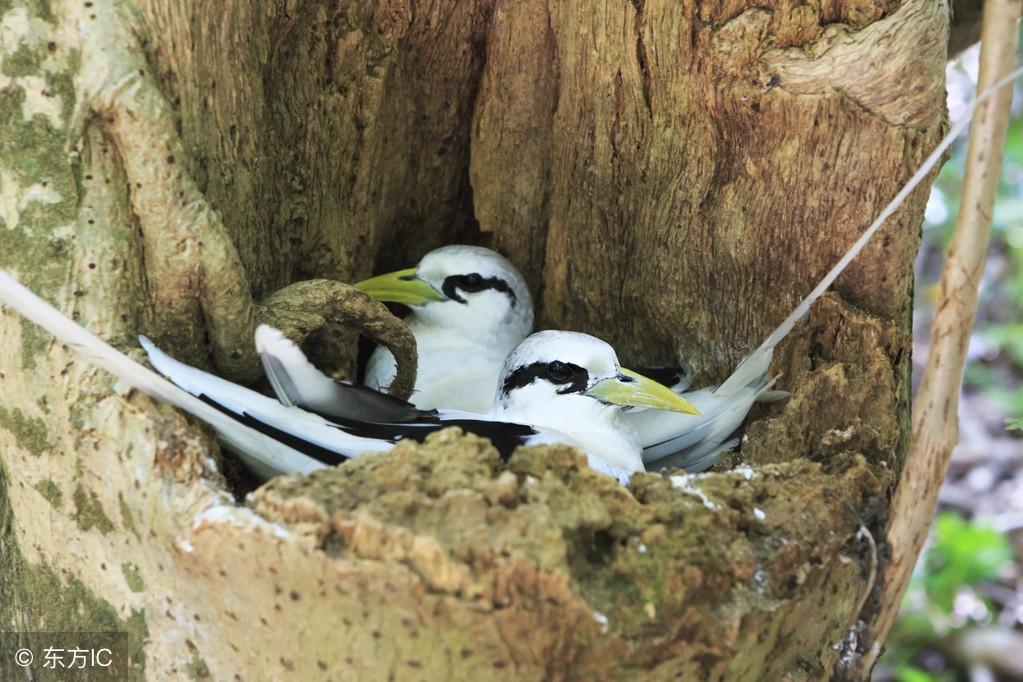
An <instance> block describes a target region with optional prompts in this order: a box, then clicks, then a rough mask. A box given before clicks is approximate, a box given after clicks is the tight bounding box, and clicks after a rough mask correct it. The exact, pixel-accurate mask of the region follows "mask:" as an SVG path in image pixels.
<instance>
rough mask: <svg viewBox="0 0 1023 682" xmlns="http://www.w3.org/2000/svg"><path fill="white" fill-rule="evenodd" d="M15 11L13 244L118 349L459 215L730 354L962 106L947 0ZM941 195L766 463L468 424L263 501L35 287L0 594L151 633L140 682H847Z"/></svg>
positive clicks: (12, 435)
mask: <svg viewBox="0 0 1023 682" xmlns="http://www.w3.org/2000/svg"><path fill="white" fill-rule="evenodd" d="M0 20H2V25H3V33H2V40H3V42H2V43H0V59H2V64H0V88H2V91H0V94H2V97H0V150H2V156H0V182H2V187H0V196H2V197H3V199H2V203H0V210H2V214H0V219H2V220H3V223H4V224H3V227H2V228H0V229H2V230H3V231H2V233H0V234H2V235H3V236H2V239H3V248H2V249H0V267H2V268H4V269H9V270H12V271H13V272H14V273H15V274H16V275H17V276H18V277H19V278H20V279H22V281H24V282H25V283H26V284H27V285H28V286H29V287H30V288H32V289H33V290H35V291H36V292H39V293H40V294H42V295H43V296H45V297H46V298H47V299H49V300H51V301H52V302H54V303H55V304H56V305H57V306H58V307H60V308H62V309H63V310H65V311H67V312H68V314H70V315H72V316H74V317H75V318H76V319H77V320H78V321H79V322H81V323H82V324H83V325H85V326H86V327H88V328H89V329H90V330H92V331H94V332H96V333H98V334H100V335H101V336H103V337H104V338H107V339H109V340H110V341H111V342H113V343H114V344H116V345H118V346H119V347H121V348H123V349H134V348H136V343H135V340H134V339H135V335H136V334H137V333H139V332H146V333H149V334H155V335H156V336H157V337H159V339H160V341H161V342H162V343H164V344H165V345H166V346H167V347H168V349H169V350H171V351H172V352H174V353H175V354H177V355H179V356H182V357H185V358H187V359H190V360H191V361H193V362H198V363H206V364H214V365H216V366H217V367H218V368H219V369H220V370H221V371H222V372H235V374H237V375H244V374H245V373H246V371H247V370H246V367H245V361H244V358H241V359H239V358H235V357H233V356H232V351H233V350H234V349H235V346H236V345H238V346H241V345H244V344H245V343H246V342H245V341H244V339H245V335H246V334H247V333H248V332H249V331H250V329H249V328H248V325H250V323H251V319H252V317H253V316H254V315H258V314H261V311H262V313H266V314H267V315H273V314H276V315H281V314H284V313H286V312H287V311H288V308H287V306H281V305H278V304H275V303H274V302H275V301H277V300H278V299H275V298H274V295H273V294H274V292H276V291H278V290H280V289H281V288H282V287H287V286H288V285H291V284H293V283H295V282H298V281H301V280H309V279H318V278H325V279H331V280H340V281H353V280H355V279H358V278H360V277H363V276H365V275H367V274H369V273H370V272H372V271H374V270H375V269H383V268H393V267H399V266H408V265H410V264H411V263H413V262H415V260H416V259H417V258H418V257H419V256H420V255H422V254H423V253H424V252H425V251H427V250H429V249H431V248H434V247H436V246H439V245H441V244H444V243H451V242H459V241H461V242H475V243H488V244H491V245H493V246H495V247H496V248H498V249H499V250H502V251H503V252H505V253H506V254H507V255H509V256H510V257H511V258H512V260H513V261H515V262H516V263H518V264H519V265H520V266H521V267H522V269H523V271H524V272H525V273H526V275H527V278H528V279H529V282H530V284H531V286H532V287H533V288H534V293H536V294H537V300H538V301H539V302H540V305H541V307H542V316H541V318H540V319H541V320H542V321H543V324H544V325H545V326H551V327H563V328H569V329H578V330H582V331H587V332H591V333H594V334H596V335H598V336H602V337H603V338H605V339H607V340H608V341H610V342H611V343H612V344H614V345H615V347H616V348H617V349H618V351H619V355H620V356H621V357H622V358H623V360H624V361H627V362H629V363H648V362H656V361H673V360H679V361H681V362H683V363H685V364H686V365H688V366H690V367H691V368H692V369H693V370H694V371H695V373H696V375H697V378H698V381H700V382H709V381H714V380H720V379H722V378H723V377H724V376H726V375H727V373H728V371H729V370H730V369H731V368H732V367H734V365H735V363H736V362H737V361H738V360H739V359H740V358H741V357H742V356H743V355H744V354H745V353H747V352H748V351H749V350H750V349H752V348H753V347H755V346H756V345H757V344H758V343H759V341H760V340H761V338H762V337H763V336H765V335H766V334H767V333H768V332H769V331H770V329H771V328H772V327H773V325H774V324H776V323H777V322H779V321H780V320H781V319H782V318H783V317H784V316H785V314H786V313H787V312H788V311H789V309H790V308H791V307H792V306H794V305H795V303H796V302H797V301H798V299H799V298H800V297H802V296H803V294H805V293H806V292H807V291H808V290H809V289H810V288H811V287H812V286H813V284H814V282H815V281H816V279H817V278H818V277H819V276H820V275H821V274H823V273H824V272H825V271H826V270H827V269H828V268H829V267H830V266H831V265H832V263H833V262H834V261H835V260H836V259H837V258H838V257H839V255H840V254H841V253H842V252H843V251H844V250H845V249H846V247H847V246H848V245H849V244H851V243H852V241H853V240H854V239H855V237H856V236H857V235H858V233H859V231H860V230H861V229H863V228H864V227H865V226H866V225H867V224H868V223H869V222H870V219H871V218H872V216H873V215H874V214H875V213H876V212H878V211H879V210H880V209H881V207H882V206H883V205H884V204H885V203H886V201H887V200H888V199H889V198H890V197H891V196H892V195H893V194H894V193H895V192H896V190H897V188H898V187H899V185H900V184H901V183H902V182H903V181H904V180H905V179H906V178H907V177H908V176H909V175H910V174H911V172H912V170H913V168H914V167H915V166H916V165H917V164H918V163H919V161H920V160H921V159H923V158H924V156H925V155H926V153H927V151H928V150H929V149H930V148H931V147H932V146H933V144H934V143H935V142H936V141H937V139H938V137H939V136H940V132H941V130H942V127H943V125H944V105H943V95H944V89H943V85H944V64H945V56H946V44H947V38H948V22H949V17H948V9H947V5H946V3H944V2H934V0H904V1H903V2H901V3H899V2H895V1H894V0H835V1H834V2H828V3H816V4H803V5H794V4H793V3H788V2H776V3H775V2H767V3H764V2H756V3H754V2H749V3H743V2H739V3H734V2H732V3H709V2H705V3H695V2H690V1H687V2H673V1H669V0H639V1H634V2H620V3H611V4H597V5H590V4H584V3H575V2H564V3H549V2H545V1H542V0H514V1H513V0H473V1H472V2H469V1H466V2H442V1H441V0H433V1H430V0H354V1H352V2H349V3H343V4H336V3H332V2H328V1H327V0H278V1H277V2H270V3H258V2H251V0H232V1H230V2H227V1H225V2H218V3H207V2H196V1H191V0H189V1H186V2H182V1H181V0H173V1H166V0H134V1H132V2H128V1H127V0H123V1H122V2H110V3H98V2H97V3H78V2H70V0H68V1H67V2H63V1H61V0H49V1H46V0H39V1H29V0H0ZM129 67H130V68H129ZM69 152H71V153H70V155H69ZM925 201H926V190H925V188H921V189H920V190H918V191H917V192H915V193H914V195H913V197H912V199H911V201H910V202H909V203H908V204H907V205H906V206H905V207H904V209H903V210H901V211H899V213H898V214H897V215H896V216H895V217H894V218H893V219H892V220H891V221H890V222H889V223H888V225H887V226H886V227H884V228H883V229H882V231H881V234H879V235H878V236H877V238H876V239H875V241H874V243H873V244H872V245H870V246H868V248H867V250H866V251H865V252H864V253H863V254H862V256H861V257H860V258H859V259H858V260H857V261H856V262H855V263H854V265H853V266H852V267H851V268H850V270H849V271H848V272H847V273H846V274H845V275H844V276H843V277H842V278H840V280H839V282H838V285H837V286H836V287H835V291H834V293H833V294H831V295H829V296H827V297H825V299H823V300H822V301H821V302H820V303H819V304H818V306H817V307H816V308H815V311H814V313H813V314H812V315H811V316H810V318H809V320H808V321H807V322H805V323H803V324H801V325H800V326H799V327H798V328H797V330H796V331H795V332H794V333H793V335H792V337H791V338H790V339H789V340H787V341H786V342H785V343H784V344H783V347H782V348H781V349H780V350H779V352H778V353H777V354H776V359H775V368H776V371H777V372H778V373H780V374H781V375H782V378H781V381H780V387H781V388H784V389H785V390H788V391H790V392H791V394H792V397H791V399H790V400H789V401H788V402H787V403H786V404H784V405H783V406H774V407H770V408H764V409H761V410H760V414H759V415H757V416H758V417H759V419H757V420H756V421H755V422H753V423H752V425H751V426H750V428H749V429H748V439H747V441H746V442H745V443H744V446H743V449H742V452H741V453H739V454H737V455H735V456H733V457H732V458H731V459H732V463H738V462H743V463H745V464H747V465H752V466H751V467H743V468H740V469H736V470H734V471H724V472H722V473H715V474H709V475H706V476H701V477H693V478H689V479H687V480H686V481H685V484H684V486H683V488H682V489H679V488H678V487H673V486H672V484H671V482H670V481H669V480H667V479H665V478H663V477H661V476H660V475H657V474H644V475H639V476H637V477H636V478H635V479H634V480H633V483H632V484H631V485H630V487H629V488H628V489H625V488H621V487H619V486H617V485H616V484H614V483H613V482H611V481H610V480H605V479H604V478H602V477H601V476H599V475H597V474H595V473H592V472H590V471H588V470H586V469H585V467H584V466H583V465H582V464H581V460H580V459H579V457H578V455H577V454H575V453H573V452H572V451H570V450H568V449H565V448H554V449H542V448H540V449H534V450H525V451H521V452H520V453H518V454H517V455H516V456H515V457H514V458H513V460H512V462H511V463H510V465H509V466H508V471H503V470H502V467H501V466H500V465H499V462H498V460H497V457H496V454H495V453H494V451H493V450H492V449H491V448H489V447H488V446H486V445H485V444H484V443H481V442H480V441H478V440H476V439H474V438H467V437H458V436H457V435H456V434H452V433H444V434H440V435H438V436H437V437H435V438H433V439H432V440H431V442H429V443H427V444H426V445H423V446H414V445H402V446H400V447H398V448H397V449H396V452H395V453H392V454H391V455H388V456H385V457H372V458H363V459H360V460H358V461H356V462H353V463H351V464H350V465H346V466H343V467H340V468H338V469H335V470H329V471H324V472H321V473H319V474H317V475H314V476H312V477H309V478H300V477H284V478H280V479H277V480H274V481H271V482H270V483H268V484H267V485H265V486H263V487H261V488H260V489H258V490H257V491H255V493H254V494H253V495H252V496H251V497H249V498H248V500H247V501H246V502H244V503H241V502H239V501H237V500H236V499H235V498H234V497H233V496H232V495H231V493H230V492H229V490H228V485H227V483H226V482H225V478H224V476H223V475H222V473H221V472H222V471H224V470H225V466H226V465H227V460H225V459H222V458H221V457H220V455H219V453H218V450H217V448H216V446H215V444H214V443H213V442H212V440H211V438H210V437H209V434H208V432H207V431H206V430H204V429H203V428H202V427H201V426H200V425H197V424H194V423H191V422H190V421H189V420H187V419H185V418H184V417H183V416H182V415H180V414H178V413H176V412H175V411H174V410H172V409H169V408H167V407H166V406H160V405H156V404H154V403H153V402H152V401H150V400H148V399H147V398H145V397H144V396H140V395H137V394H134V393H125V392H124V391H123V390H122V389H119V387H118V386H117V385H116V384H115V382H113V381H112V380H111V379H110V378H109V377H108V376H107V375H105V374H103V373H102V372H99V371H97V370H94V369H92V368H91V367H90V366H89V365H87V364H86V363H84V362H83V361H81V360H79V359H77V358H76V357H75V355H74V353H73V351H72V350H71V349H67V348H63V347H61V346H59V345H56V344H54V343H52V342H51V341H50V340H49V339H48V338H47V337H46V336H45V335H44V334H43V333H42V332H40V331H39V330H37V329H35V328H33V327H32V326H31V325H30V324H28V323H27V322H23V321H21V320H19V319H17V318H15V317H14V316H13V315H12V314H10V313H9V312H7V313H5V314H4V315H3V316H2V318H0V392H2V395H3V400H2V408H0V448H2V449H0V453H2V457H0V465H2V476H3V485H2V487H0V522H2V526H0V565H2V566H3V567H4V569H5V570H4V571H2V572H0V624H2V626H3V629H5V630H15V631H28V630H43V629H46V630H61V629H63V630H76V629H77V630H88V629H92V630H96V629H108V630H121V631H125V632H127V633H129V636H128V639H129V643H130V648H131V650H132V653H133V654H135V656H134V658H133V659H132V661H131V665H130V666H129V667H130V668H131V670H132V671H134V673H135V674H136V675H137V676H139V677H141V676H146V677H148V678H151V679H163V678H165V677H175V676H177V677H181V676H186V675H188V674H193V675H195V676H201V675H203V674H208V675H210V676H212V677H213V678H214V679H232V677H236V678H240V679H260V678H274V679H282V678H293V679H315V678H320V677H330V678H337V679H356V678H358V679H386V678H388V677H394V678H400V679H404V678H410V679H411V678H415V679H420V678H427V679H434V678H443V677H445V676H447V677H451V678H454V679H462V678H468V677H473V678H478V677H479V675H480V674H481V673H482V674H486V676H487V677H488V678H494V679H524V678H525V679H541V678H550V679H565V678H572V679H604V678H622V677H628V676H632V675H638V674H640V673H643V674H648V675H651V676H652V677H653V678H654V679H662V678H665V679H667V678H677V677H678V676H683V677H685V678H687V679H688V678H692V679H751V680H752V679H780V678H784V677H793V678H812V679H824V678H827V677H829V676H831V675H832V674H834V673H835V672H836V671H840V670H842V669H844V668H846V667H848V666H850V665H851V663H852V662H854V661H855V659H856V657H857V656H858V653H859V652H858V642H857V633H858V632H859V625H858V623H859V622H860V620H861V618H862V619H867V620H869V617H870V613H869V611H870V610H871V609H872V608H873V606H872V605H871V604H870V603H869V601H866V597H867V594H868V593H869V591H870V589H871V586H872V577H871V576H872V575H873V570H872V567H874V566H876V564H877V563H878V562H879V561H883V559H884V554H885V549H884V547H883V546H882V547H881V548H880V552H877V551H876V550H875V549H873V545H872V544H871V543H870V542H866V541H864V537H865V533H864V532H863V530H862V527H861V523H860V519H863V520H864V521H865V523H866V524H867V526H868V527H869V528H870V529H873V530H874V531H875V532H876V531H879V530H880V529H881V528H882V527H883V523H884V517H885V512H886V508H887V504H888V498H889V494H890V487H891V484H892V482H893V480H894V475H895V474H896V473H897V472H898V470H899V469H900V467H901V464H902V456H903V453H904V452H905V447H906V442H907V430H908V391H909V366H910V365H909V351H910V343H909V342H910V336H909V334H910V326H909V321H910V310H911V308H910V293H911V288H912V262H913V256H914V254H915V251H916V248H917V244H918V237H919V228H920V224H921V220H922V214H923V208H924V204H925ZM287 290H288V289H286V288H285V291H287ZM239 301H240V303H238V302H239ZM253 302H255V303H253ZM322 303H323V302H322V301H320V302H318V303H316V304H315V305H313V304H309V305H312V306H313V308H316V309H318V306H321V305H322ZM250 305H251V306H254V310H255V312H253V313H251V314H250V313H249V312H245V310H248V308H247V307H246V306H250ZM303 305H305V304H303ZM282 311H283V312H282ZM306 313H308V311H307V310H306V309H305V308H303V314H306ZM323 322H324V320H323V316H322V315H321V316H320V317H318V318H317V319H316V321H315V324H313V323H309V324H305V323H303V324H305V326H303V327H302V331H303V333H305V332H308V331H310V330H309V329H307V328H306V327H309V326H316V325H318V324H322V323H323ZM296 325H297V323H296ZM297 326H301V325H297ZM207 339H209V342H207ZM327 347H328V348H330V349H332V350H333V349H335V348H336V347H337V346H335V345H330V344H327ZM342 348H343V350H344V351H345V353H346V354H347V355H346V357H345V358H341V362H340V365H341V366H345V365H348V366H350V361H351V358H352V357H353V353H354V351H353V349H352V344H351V343H349V344H347V345H344V346H342ZM137 356H138V357H140V354H138V353H137ZM331 359H333V360H337V358H331ZM722 468H726V467H722ZM878 554H880V555H881V556H878ZM865 601H866V603H867V610H868V612H866V613H861V607H862V606H863V604H864V603H865ZM4 665H7V662H6V661H4V662H0V672H5V671H6V670H7V669H5V668H3V666H4ZM3 677H5V678H6V677H7V676H6V675H3Z"/></svg>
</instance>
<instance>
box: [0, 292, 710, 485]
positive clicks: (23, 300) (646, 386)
mask: <svg viewBox="0 0 1023 682" xmlns="http://www.w3.org/2000/svg"><path fill="white" fill-rule="evenodd" d="M0 298H2V299H3V300H4V301H6V302H7V303H8V304H9V305H11V306H12V307H13V308H14V309H15V310H17V311H18V312H20V313H21V314H23V315H24V316H25V317H27V318H29V319H30V320H32V321H34V322H36V323H37V324H39V325H40V326H42V327H44V328H45V329H47V330H48V331H49V332H50V333H52V334H53V335H54V336H56V337H57V338H58V339H59V340H60V341H61V342H63V343H66V344H67V345H69V346H71V347H73V348H75V350H77V351H78V352H80V353H81V354H82V355H83V356H84V357H86V358H87V359H88V360H90V361H91V362H93V363H94V364H96V365H98V366H100V367H102V368H104V369H106V370H108V371H110V372H111V373H113V374H115V375H116V376H117V377H118V378H120V379H121V380H122V381H125V382H126V383H128V384H129V385H131V386H132V387H134V388H137V389H139V390H141V391H143V392H145V393H147V394H149V395H151V396H153V397H155V398H158V399H160V400H164V401H166V402H169V403H171V404H172V405H175V406H177V407H180V408H181V409H183V410H185V411H186V412H189V413H190V414H192V415H194V416H196V417H199V418H200V419H202V420H203V421H205V422H207V423H209V424H210V425H211V426H212V427H213V428H214V430H216V432H217V436H218V437H219V439H220V440H221V442H223V443H224V445H225V446H226V447H227V448H228V449H230V450H232V451H234V452H236V453H237V454H239V455H240V456H241V457H242V459H243V460H244V461H245V462H246V463H247V464H248V465H249V466H250V468H252V470H253V471H254V472H255V473H256V474H257V475H260V476H262V477H264V478H269V477H271V476H274V475H277V474H283V473H291V472H300V473H309V472H311V471H314V470H316V469H318V468H321V467H323V466H329V465H333V464H339V463H341V462H343V461H345V460H347V459H349V458H352V457H356V456H358V455H361V454H364V453H370V452H376V453H381V452H386V451H387V450H390V449H391V447H393V446H394V444H395V443H397V442H398V441H400V440H402V439H405V438H412V439H413V440H422V439H423V438H425V437H426V435H427V434H429V433H432V432H433V431H437V430H439V429H442V428H445V427H449V426H458V427H461V428H462V429H463V430H465V431H469V432H472V433H477V434H479V435H482V436H485V437H487V438H489V439H490V440H491V441H492V442H493V443H494V445H495V446H496V447H497V448H498V449H499V451H500V452H501V453H502V455H503V456H504V457H505V458H507V457H508V456H510V455H511V452H512V451H513V450H514V449H515V448H516V447H518V446H519V445H535V444H541V443H548V444H550V443H564V444H567V445H573V446H576V447H578V448H580V449H581V450H582V451H583V452H585V454H586V456H587V462H588V464H589V465H590V467H591V468H593V469H595V470H597V471H600V472H602V473H606V474H609V475H611V476H614V477H615V478H616V479H618V480H619V481H621V482H623V483H625V482H627V481H628V479H629V477H630V476H631V475H632V474H633V473H635V472H637V471H642V470H643V461H642V458H641V456H640V445H639V440H638V438H637V436H636V434H635V432H634V431H632V429H631V427H629V426H628V424H627V423H626V422H625V421H624V420H623V419H622V418H621V406H644V407H656V408H659V409H673V410H678V411H686V412H692V411H693V408H692V406H691V405H689V404H688V403H687V402H686V401H685V400H684V399H683V398H681V397H680V396H678V395H677V394H675V393H673V392H672V391H671V389H669V388H668V387H666V386H662V385H661V384H658V383H657V382H654V381H652V380H650V379H647V378H646V377H643V376H641V375H638V374H636V373H634V372H630V371H629V370H627V369H624V368H622V367H620V366H619V365H618V358H617V357H616V356H615V353H614V350H613V349H612V348H611V347H610V346H609V345H608V344H606V343H604V342H603V341H600V340H599V339H595V338H593V337H591V336H587V335H585V334H576V333H571V332H542V333H540V334H535V335H533V336H532V337H529V338H528V339H526V340H525V341H524V342H523V343H522V344H520V345H519V347H517V348H516V349H515V350H514V351H513V352H512V353H511V354H509V356H508V358H507V362H506V364H505V369H504V371H503V372H502V375H501V385H500V387H499V389H498V390H497V392H496V398H495V401H494V403H493V405H492V406H491V409H490V411H489V412H488V413H486V414H472V413H466V412H456V411H446V412H442V413H440V414H438V413H435V412H422V413H420V415H419V418H418V419H416V420H414V421H409V422H404V423H387V424H381V423H369V422H361V421H358V420H353V419H342V418H336V417H335V418H331V419H328V418H325V417H324V416H322V415H319V414H316V413H313V412H309V411H307V410H303V409H301V408H299V407H294V406H288V405H282V404H281V403H280V402H278V401H277V400H275V399H273V398H268V397H266V396H264V395H262V394H260V393H257V392H255V391H253V390H251V389H248V388H245V387H243V386H239V385H237V384H233V383H231V382H229V381H226V380H225V379H221V378H220V377H217V376H215V375H213V374H210V373H208V372H204V371H202V370H199V369H196V368H195V367H190V366H189V365H186V364H184V363H182V362H179V361H177V360H175V359H174V358H172V357H170V356H168V355H167V354H166V353H164V352H163V351H161V350H160V349H159V348H157V347H156V346H155V345H153V344H152V343H151V342H150V341H149V340H148V339H146V338H145V337H140V342H141V343H142V346H143V348H144V349H145V351H146V353H147V354H148V356H149V360H150V362H151V363H152V365H153V367H154V368H156V369H157V371H159V372H160V373H162V374H164V375H165V376H166V377H167V378H168V379H170V381H171V382H173V383H170V382H168V381H166V380H164V379H163V378H161V377H159V376H157V375H156V374H154V373H153V372H152V371H150V370H149V369H147V368H145V367H143V366H142V365H140V364H139V363H137V362H135V361H134V360H132V359H131V358H129V357H128V356H126V355H124V354H123V353H121V352H120V351H118V350H116V349H114V348H113V347H111V346H110V345H108V344H107V343H105V342H104V341H102V340H101V339H99V338H98V337H96V336H94V335H93V334H91V333H89V332H88V331H86V330H85V329H83V328H82V327H81V326H79V325H78V324H76V323H75V322H73V321H72V320H70V319H68V318H67V317H66V316H64V315H63V314H62V313H60V312H59V311H57V310H56V309H55V308H53V307H52V306H50V305H49V304H48V303H46V302H45V301H43V300H42V299H40V298H39V297H37V296H35V295H34V294H33V293H31V292H30V291H29V290H28V289H26V288H25V287H23V286H22V285H21V284H19V283H18V282H17V281H16V280H14V279H13V278H12V277H10V275H8V274H6V273H4V272H0ZM258 333H260V334H262V335H267V334H269V335H271V336H275V337H277V336H278V335H279V332H276V330H273V329H271V328H268V327H260V328H259V330H258ZM279 338H283V336H282V335H281V336H280V337H279ZM289 343H290V342H289ZM294 350H295V351H296V352H298V349H297V348H295V349H294ZM381 395H383V394H381ZM381 399H382V400H389V398H388V397H386V396H383V397H382V398H381ZM395 402H397V403H398V404H399V405H403V403H401V401H395Z"/></svg>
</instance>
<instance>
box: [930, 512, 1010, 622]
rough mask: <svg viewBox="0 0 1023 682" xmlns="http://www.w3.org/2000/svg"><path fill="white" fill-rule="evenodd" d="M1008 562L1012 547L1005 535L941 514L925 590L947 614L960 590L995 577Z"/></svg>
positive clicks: (931, 552) (956, 516)
mask: <svg viewBox="0 0 1023 682" xmlns="http://www.w3.org/2000/svg"><path fill="white" fill-rule="evenodd" d="M1011 559H1012V547H1011V546H1010V545H1009V541H1008V540H1007V539H1006V538H1005V536H1004V535H1002V534H1001V533H998V532H997V531H995V530H993V529H991V528H988V527H986V526H983V525H981V524H976V523H971V522H969V521H965V520H964V519H962V518H960V517H959V516H958V515H956V514H952V513H948V512H946V513H943V514H941V515H939V516H938V519H937V522H936V523H935V527H934V545H933V546H932V547H931V550H930V551H929V552H928V553H927V559H926V566H925V572H924V577H923V585H924V589H925V590H926V591H927V595H928V596H929V597H930V598H931V600H932V601H933V602H934V603H935V604H937V605H938V606H939V607H940V608H941V609H942V610H943V611H944V612H945V613H949V612H951V610H952V604H953V602H954V601H955V597H956V593H957V592H958V591H959V588H961V587H963V586H965V585H973V584H976V583H979V582H981V581H984V580H988V579H990V578H993V577H995V576H996V575H998V573H999V571H1000V570H1001V569H1002V567H1003V566H1004V565H1005V564H1006V563H1007V562H1008V561H1010V560H1011Z"/></svg>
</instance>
